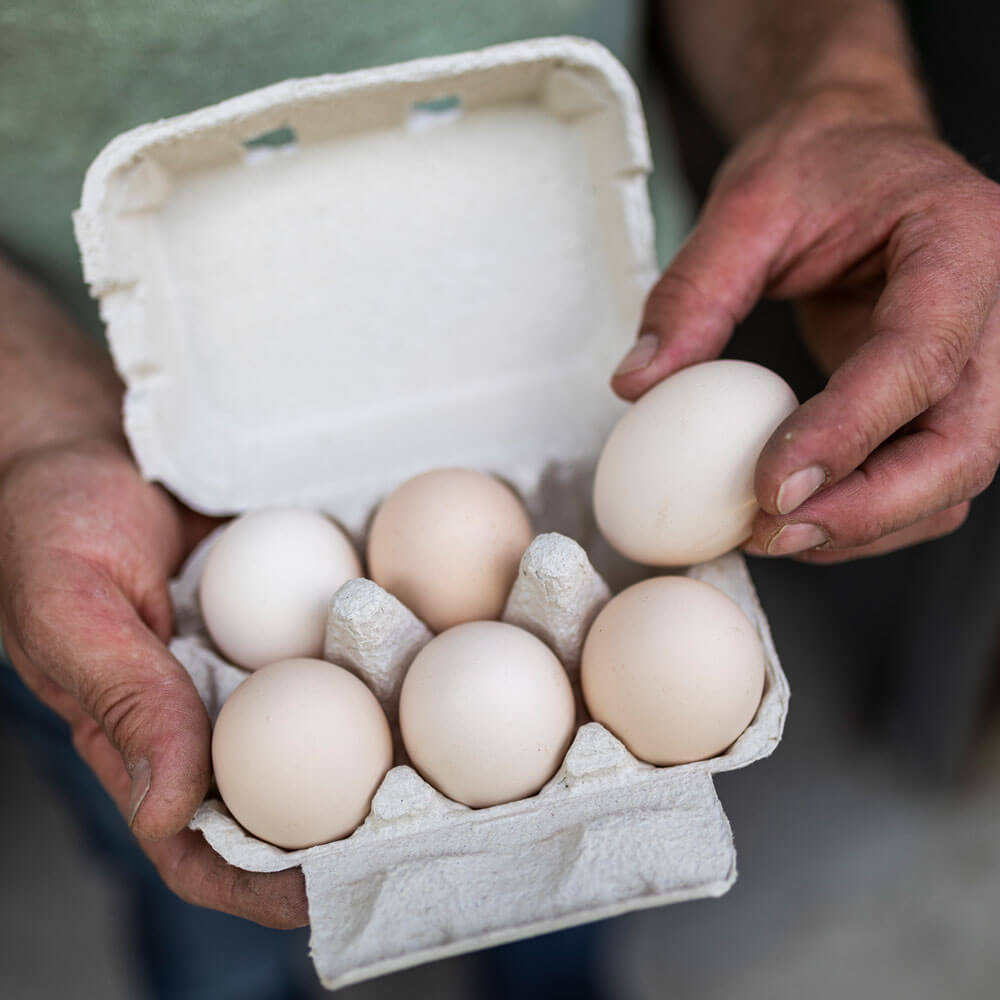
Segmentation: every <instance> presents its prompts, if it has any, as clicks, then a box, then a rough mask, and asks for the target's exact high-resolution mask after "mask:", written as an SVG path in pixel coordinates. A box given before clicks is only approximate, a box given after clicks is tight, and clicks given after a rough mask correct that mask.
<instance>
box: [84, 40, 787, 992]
mask: <svg viewBox="0 0 1000 1000" xmlns="http://www.w3.org/2000/svg"><path fill="white" fill-rule="evenodd" d="M650 168H651V164H650V156H649V148H648V142H647V138H646V132H645V125H644V122H643V117H642V111H641V108H640V105H639V100H638V96H637V94H636V91H635V88H634V85H633V84H632V82H631V80H630V79H629V77H628V75H627V73H626V72H625V70H624V69H623V68H622V67H621V65H620V64H619V63H618V62H617V61H616V60H615V59H614V58H613V57H612V56H611V55H610V54H609V53H608V52H607V51H606V50H605V49H603V48H602V47H601V46H599V45H597V44H596V43H593V42H588V41H583V40H579V39H572V38H553V39H538V40H533V41H526V42H520V43H515V44H512V45H504V46H498V47H495V48H490V49H485V50H482V51H479V52H471V53H463V54H459V55H452V56H445V57H441V58H435V59H426V60H419V61H416V62H412V63H406V64H402V65H397V66H389V67H380V68H376V69H371V70H365V71H361V72H357V73H350V74H345V75H329V76H321V77H314V78H311V79H303V80H289V81H286V82H284V83H280V84H277V85H275V86H273V87H269V88H266V89H264V90H260V91H255V92H253V93H250V94H246V95H243V96H241V97H237V98H234V99H233V100H230V101H226V102H224V103H222V104H219V105H216V106H213V107H209V108H205V109H202V110H200V111H196V112H193V113H191V114H187V115H183V116H181V117H178V118H173V119H168V120H165V121H160V122H155V123H152V124H150V125H146V126H143V127H141V128H138V129H135V130H133V131H130V132H128V133H125V134H123V135H121V136H119V137H118V138H116V139H114V140H113V141H112V142H111V143H110V144H109V145H108V146H107V147H106V148H105V150H104V151H103V152H102V153H101V154H100V155H99V156H98V157H97V159H96V160H95V162H94V163H93V165H92V166H91V168H90V170H89V171H88V174H87V177H86V180H85V184H84V190H83V197H82V203H81V207H80V209H79V211H78V212H77V213H76V216H75V224H76V232H77V239H78V242H79V244H80V247H81V252H82V257H83V265H84V273H85V276H86V278H87V280H88V282H89V283H90V285H91V288H92V291H93V293H94V295H95V296H96V297H98V298H99V300H100V303H101V309H102V314H103V316H104V318H105V320H106V322H107V326H108V340H109V344H110V346H111V350H112V353H113V356H114V358H115V362H116V364H117V366H118V369H119V371H120V373H121V375H122V377H123V379H124V381H125V384H126V396H125V424H126V431H127V433H128V436H129V439H130V441H131V444H132V447H133V450H134V452H135V455H136V458H137V460H138V462H139V464H140V467H141V469H142V471H143V473H144V474H145V475H146V476H147V477H148V478H150V479H153V480H157V481H160V482H162V483H163V484H164V485H166V486H167V487H168V488H169V489H171V490H172V491H173V492H174V493H175V494H177V495H178V496H179V497H181V498H182V499H183V500H185V501H186V502H187V503H189V504H190V505H191V506H192V507H194V508H196V509H198V510H201V511H204V512H206V513H212V514H231V513H237V512H240V511H243V510H249V509H254V508H260V507H265V506H275V505H286V504H294V505H299V506H307V507H315V508H317V509H321V510H325V511H327V512H329V513H331V514H332V515H333V516H335V517H336V518H337V519H338V520H339V521H340V522H341V523H342V524H343V525H344V526H345V527H346V528H347V529H348V531H349V532H350V533H351V534H352V535H353V536H354V538H355V540H356V541H361V540H362V539H363V535H364V529H365V524H366V522H367V519H368V517H369V516H370V514H371V512H372V510H373V509H374V506H375V504H376V503H377V501H378V499H379V498H380V497H381V496H383V495H384V494H385V493H387V492H388V491H389V490H390V489H392V488H393V487H394V486H396V485H397V484H398V483H399V482H401V481H402V480H404V479H406V478H408V477H409V476H411V475H414V474H417V473H420V472H423V471H425V470H427V469H429V468H432V467H435V466H467V467H472V468H479V469H484V470H488V471H492V472H494V473H497V474H499V475H500V476H502V477H504V478H505V479H507V480H508V481H509V482H511V484H512V485H514V486H515V487H516V488H517V489H518V490H519V492H520V493H521V495H522V496H523V497H524V499H525V501H526V503H527V505H528V507H529V510H530V511H531V513H532V515H533V517H534V521H535V525H536V528H538V529H539V530H546V531H548V530H553V529H555V530H558V531H561V532H564V533H565V534H566V535H570V536H572V537H573V538H575V539H577V540H579V541H581V542H582V543H583V544H584V546H585V548H586V549H587V551H588V553H589V555H590V556H591V558H593V559H594V561H595V563H597V564H598V565H599V566H600V568H601V570H602V572H603V573H604V574H605V577H606V578H607V579H608V580H609V582H612V583H613V584H614V585H615V589H618V585H620V583H621V582H622V580H621V578H620V577H619V578H615V576H614V575H613V574H609V568H612V567H613V564H612V563H611V562H608V561H607V560H606V559H605V560H603V561H602V556H606V552H604V553H602V552H601V551H600V542H599V540H598V539H597V538H596V534H595V532H594V528H593V520H592V517H591V515H590V511H589V485H590V477H591V475H592V470H593V462H594V460H595V459H596V456H597V453H598V452H599V450H600V447H601V445H602V444H603V442H604V439H605V438H606V436H607V434H608V432H609V430H610V428H611V426H612V425H613V423H614V421H615V419H616V418H617V416H618V415H619V414H620V412H621V410H622V404H621V403H620V402H619V401H617V400H615V398H614V397H613V396H612V394H611V392H610V390H609V389H608V385H607V381H608V373H609V372H610V371H611V369H612V368H613V367H614V364H615V362H616V361H617V359H618V358H619V357H620V355H621V354H622V353H623V352H624V350H625V349H626V347H627V346H628V345H629V344H630V343H631V341H632V340H633V338H634V335H635V330H636V327H637V323H638V320H639V316H640V314H641V309H642V304H643V300H644V298H645V294H646V292H647V291H648V288H649V287H650V285H651V283H652V281H653V280H655V277H656V262H655V257H654V252H653V238H652V237H653V227H652V218H651V213H650V209H649V202H648V196H647V191H646V175H647V173H648V171H649V170H650ZM558 537H559V536H556V535H543V536H542V537H541V538H539V539H537V540H536V543H534V544H533V546H532V550H534V553H535V556H537V557H538V558H537V559H536V561H535V562H534V563H531V561H530V560H528V557H527V556H526V561H527V562H528V563H529V564H528V565H527V566H525V565H523V566H522V575H521V577H520V578H519V581H518V583H517V584H515V593H514V594H512V598H511V602H510V603H509V605H508V617H509V619H510V620H513V621H516V622H517V623H518V624H522V625H525V626H527V627H529V628H533V629H534V630H535V631H538V632H540V633H541V634H543V635H544V636H545V637H546V638H548V640H549V641H550V643H552V644H553V645H554V646H555V647H556V648H557V652H560V654H561V657H562V659H563V661H564V662H566V663H567V666H568V667H570V668H572V666H573V664H572V663H570V662H567V661H568V660H570V659H572V656H573V655H574V654H573V653H572V649H573V648H576V647H574V645H573V644H574V643H576V644H577V647H578V644H579V641H580V640H581V639H582V635H583V630H584V627H585V624H586V621H587V615H588V614H590V613H592V612H593V611H594V610H596V606H597V603H599V600H603V598H604V597H606V594H607V592H606V591H603V592H602V589H601V588H602V587H603V584H602V583H599V578H597V579H598V582H595V575H594V570H593V567H592V566H591V564H590V562H589V561H588V559H587V557H586V555H583V554H582V551H580V552H578V551H577V550H576V549H575V548H573V543H572V542H569V540H568V539H563V540H562V541H559V542H551V543H546V542H545V539H553V538H558ZM532 550H529V553H531V552H532ZM203 556H204V550H202V552H200V553H196V554H195V556H193V557H192V560H191V561H190V562H189V564H188V566H187V567H186V569H185V571H184V574H182V577H181V579H180V580H179V581H177V583H176V584H175V602H176V604H177V611H178V627H179V632H180V633H181V634H180V635H179V637H178V638H177V639H175V640H174V642H173V644H172V649H173V650H174V652H175V654H176V655H177V656H178V658H180V659H181V660H182V662H184V663H185V665H186V666H187V667H188V669H189V670H190V671H191V672H192V676H194V677H195V680H196V682H197V684H198V686H199V690H200V691H201V692H202V695H203V697H204V698H205V700H206V703H208V704H209V707H210V709H212V708H213V707H214V708H216V709H217V706H218V704H219V700H220V699H221V698H222V697H224V696H225V694H226V693H227V692H228V691H229V690H231V689H232V687H233V686H234V685H235V684H236V683H238V682H239V680H240V679H241V678H242V676H243V674H242V672H240V671H238V670H237V669H236V668H234V667H232V666H231V665H229V664H227V663H225V662H224V661H222V660H221V659H220V658H219V657H218V656H217V655H215V654H214V653H213V652H212V650H211V648H210V645H209V644H208V642H207V639H206V637H205V636H204V634H203V633H202V632H201V625H200V621H199V619H198V609H197V601H196V600H195V598H194V594H195V593H196V586H197V579H198V577H199V575H200V568H199V565H200V560H201V559H202V558H203ZM690 572H691V574H692V575H694V576H698V577H700V578H703V579H706V580H707V581H708V582H710V583H713V584H715V585H716V586H719V587H720V588H721V589H722V590H723V591H725V592H726V593H728V594H729V595H730V596H731V597H733V598H734V599H735V600H736V601H737V603H738V604H740V606H741V607H742V608H743V610H744V611H745V612H747V614H748V615H749V617H750V619H751V621H753V623H754V624H755V626H756V627H757V629H758V632H759V633H760V635H761V638H762V640H763V642H764V646H765V652H766V658H767V660H766V671H767V681H766V687H765V694H764V700H763V702H762V704H761V708H760V710H759V711H758V714H757V717H756V719H755V720H754V722H753V723H752V724H751V726H750V727H749V729H747V730H746V732H745V733H744V734H743V736H741V737H740V739H739V740H738V741H737V742H736V743H735V744H734V745H733V746H732V747H731V748H730V749H729V750H728V751H727V752H726V753H725V754H723V755H721V756H720V757H717V758H714V759H712V760H710V761H703V762H699V763H696V764H690V765H684V766H680V767H672V768H654V767H651V766H650V765H645V764H641V763H640V762H638V761H636V760H635V759H634V758H632V757H631V756H630V755H629V754H628V753H627V751H626V750H625V749H624V747H623V746H622V745H621V744H620V743H619V742H618V741H617V740H615V739H614V737H613V736H611V734H609V733H608V732H607V731H606V730H604V729H603V727H601V726H599V725H597V724H596V723H592V724H589V725H585V726H583V727H582V728H581V729H580V730H579V732H578V734H577V737H576V740H575V741H574V744H573V746H572V747H571V748H570V751H569V753H568V754H567V757H566V760H565V761H564V763H563V766H562V768H561V769H560V771H559V773H558V774H557V775H556V776H555V777H554V778H553V779H552V780H551V781H550V782H549V783H548V785H546V787H545V789H543V791H542V792H541V793H539V795H538V796H535V797H533V798H529V799H525V800H522V801H520V802H514V803H510V804H508V805H504V806H497V807H493V808H490V809H483V810H469V809H467V808H465V807H463V806H458V805H456V804H454V803H450V802H449V801H448V800H446V799H444V797H443V796H440V795H439V794H438V793H436V792H435V791H434V790H433V789H431V788H430V787H429V786H428V785H426V783H424V782H423V779H421V778H420V776H419V775H417V774H416V772H414V771H412V769H410V768H408V767H397V768H394V769H393V770H392V771H390V772H389V775H388V776H387V778H386V780H385V781H384V782H383V785H382V787H381V788H380V789H379V791H378V793H377V794H376V797H375V800H374V802H373V806H372V812H371V815H370V816H369V818H368V820H366V822H365V824H364V825H363V826H362V827H361V828H360V829H359V830H358V831H357V832H356V833H355V834H354V835H352V836H351V837H349V838H347V839H345V840H343V841H338V842H336V843H333V844H328V845H322V846H320V847H315V848H310V849H308V850H306V851H294V852H288V851H283V850H281V849H279V848H276V847H272V846H270V845H267V844H264V843H262V842H261V841H259V840H256V839H255V838H253V837H251V836H249V835H247V834H246V833H245V832H243V831H242V830H241V828H240V827H239V826H238V825H237V824H236V823H235V822H234V821H233V820H232V818H231V817H229V816H228V814H226V812H225V810H224V808H223V807H222V806H221V804H219V803H207V804H206V805H205V806H203V807H202V810H201V811H200V812H199V814H198V816H197V817H196V818H195V823H194V825H195V826H196V827H197V828H198V829H201V830H202V831H203V832H204V834H205V836H206V837H207V839H208V840H209V842H210V843H211V844H212V845H213V846H214V847H215V848H216V850H218V851H219V852H220V853H221V854H222V855H223V856H224V857H226V858H227V860H229V861H230V862H232V863H234V864H238V865H240V866H241V867H244V868H246V869H250V870H261V871H267V870H278V869H281V868H287V867H291V866H294V865H301V866H302V868H303V870H304V872H305V875H306V884H307V891H308V894H309V902H310V917H311V923H312V939H311V940H312V952H313V957H314V960H315V962H316V966H317V970H318V971H319V974H320V977H321V979H322V980H323V982H324V983H325V984H326V985H327V986H329V987H331V988H332V987H334V986H339V985H344V984H346V983H349V982H356V981H358V980H361V979H365V978H368V977H370V976H374V975H379V974H382V973H385V972H389V971H392V970H394V969H400V968H404V967H406V966H408V965H413V964H416V963H419V962H422V961H428V960H430V959H433V958H438V957H442V956H444V955H449V954H456V953H459V952H462V951H468V950H471V949H474V948H480V947H485V946H487V945H490V944H496V943H500V942H503V941H509V940H513V939H515V938H519V937H524V936H527V935H530V934H535V933H540V932H544V931H547V930H554V929H557V928H559V927H564V926H568V925H571V924H574V923H579V922H582V921H586V920H591V919H597V918H599V917H604V916H611V915H613V914H616V913H621V912H624V911H627V910H630V909H635V908H638V907H644V906H653V905H659V904H662V903H667V902H675V901H679V900H682V899H691V898H696V897H699V896H706V895H718V894H721V893H723V892H724V891H725V890H726V889H727V888H728V887H729V886H730V885H731V884H732V882H733V880H734V879H735V876H736V867H735V852H734V848H733V841H732V834H731V832H730V829H729V825H728V822H727V821H726V818H725V815H724V813H723V811H722V808H721V805H720V803H719V800H718V798H717V796H716V794H715V791H714V788H713V785H712V780H711V775H712V773H713V772H715V771H718V770H723V769H728V768H732V767H740V766H743V765H745V764H747V763H749V762H751V761H752V760H756V759H758V758H760V757H762V756H765V755H766V754H768V753H769V752H770V751H771V750H772V749H773V748H774V746H775V745H776V744H777V742H778V740H779V739H780V735H781V730H782V726H783V723H784V718H785V712H786V710H787V702H788V688H787V682H786V681H785V678H784V675H783V674H782V672H781V668H780V666H779V664H778V660H777V656H776V654H775V652H774V647H773V644H772V643H771V640H770V636H769V633H768V630H767V623H766V620H765V618H764V615H763V613H762V612H761V610H760V607H759V605H758V603H757V600H756V596H755V594H754V591H753V586H752V584H751V582H750V579H749V576H748V575H747V573H746V568H745V566H744V564H743V561H742V559H741V558H740V557H739V556H738V555H729V556H726V557H723V558H722V559H721V560H717V561H715V562H713V563H710V564H706V565H705V566H701V567H695V568H693V569H692V570H691V571H690ZM519 588H520V590H519ZM518 593H519V594H520V597H518ZM602 593H603V597H602V596H601V594H602ZM553 602H554V604H553ZM560 602H562V605H563V606H562V609H561V610H560V611H559V612H558V614H557V615H556V618H558V619H559V620H560V621H561V623H562V624H561V626H560V628H562V630H563V631H562V632H559V629H558V628H557V629H555V631H551V629H550V634H547V635H546V628H548V627H550V626H551V625H552V620H551V617H547V616H550V612H552V610H553V607H554V606H556V605H559V604H560ZM574 609H575V610H574ZM557 610H558V609H557ZM574 613H575V614H576V615H577V617H576V618H575V619H574V618H573V614H574ZM350 614H353V615H355V616H356V618H355V620H354V622H353V624H354V625H357V623H358V621H360V620H361V617H363V616H364V615H365V614H369V615H371V614H372V608H371V606H370V605H369V606H367V607H366V606H365V605H364V601H361V603H360V604H359V605H358V606H356V607H355V608H354V610H353V611H351V612H350ZM560 616H561V617H560ZM374 617H378V615H375V616H374ZM348 618H350V615H348ZM373 620H374V619H373ZM546 621H547V622H548V623H549V624H548V625H546V624H545V623H546ZM347 623H348V624H351V622H350V621H348V622H347ZM410 624H411V625H412V623H410ZM348 631H349V630H348ZM390 631H391V630H390ZM404 631H405V629H404ZM418 631H419V630H418V629H417V630H413V629H411V637H415V636H417V633H418ZM556 633H559V634H558V635H557V634H556ZM387 634H388V633H387ZM394 634H402V633H401V632H400V633H394ZM560 636H561V638H560ZM389 641H390V642H391V641H393V640H392V639H391V636H390V637H389ZM414 641H417V640H416V639H415V640H414ZM560 643H562V648H561V649H560ZM567 650H570V652H567ZM388 707H389V710H390V712H391V704H390V705H389V706H388Z"/></svg>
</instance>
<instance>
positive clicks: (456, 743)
mask: <svg viewBox="0 0 1000 1000" xmlns="http://www.w3.org/2000/svg"><path fill="white" fill-rule="evenodd" d="M575 712H576V709H575V705H574V701H573V691H572V689H571V687H570V683H569V678H568V677H567V675H566V671H565V669H564V668H563V665H562V664H561V663H560V662H559V660H558V659H557V658H556V656H555V654H554V653H553V652H552V651H551V650H550V649H549V648H548V646H546V645H545V643H543V642H542V641H541V640H540V639H537V638H536V637H535V636H533V635H532V634H531V633H530V632H525V631H524V630H523V629H520V628H517V627H516V626H514V625H508V624H506V623H503V622H492V621H488V622H468V623H465V624H462V625H457V626H455V627H454V628H452V629H449V630H448V631H447V632H443V633H442V634H441V635H439V636H437V637H436V638H434V639H432V640H431V641H430V642H429V643H428V644H427V645H426V646H425V647H424V648H423V649H422V650H421V651H420V652H419V653H418V654H417V656H416V658H415V659H414V661H413V663H412V664H411V666H410V669H409V671H408V673H407V675H406V678H405V679H404V681H403V688H402V692H401V694H400V703H399V722H400V728H401V730H402V735H403V743H404V744H405V746H406V751H407V753H408V754H409V756H410V759H411V761H412V762H413V764H414V766H415V767H416V768H417V770H419V771H420V773H421V774H423V776H424V777H425V778H426V779H427V780H428V781H429V782H430V783H431V784H432V785H434V786H435V787H436V788H438V789H439V790H440V791H442V792H443V793H444V794H445V795H447V796H449V797H450V798H452V799H454V800H455V801H456V802H462V803H464V804H465V805H468V806H473V807H482V806H491V805H498V804H500V803H502V802H511V801H513V800H514V799H521V798H525V797H526V796H529V795H534V794H535V793H536V792H537V791H538V790H539V789H540V788H541V787H542V785H544V784H545V782H546V781H548V779H549V778H551V777H552V775H553V774H554V773H555V772H556V770H557V769H558V767H559V764H560V763H561V762H562V759H563V757H564V756H565V754H566V751H567V749H568V748H569V744H570V741H571V740H572V738H573V733H574V729H575Z"/></svg>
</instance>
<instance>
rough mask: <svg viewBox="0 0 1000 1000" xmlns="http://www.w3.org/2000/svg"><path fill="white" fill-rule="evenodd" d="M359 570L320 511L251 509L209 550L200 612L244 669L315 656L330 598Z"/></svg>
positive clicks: (346, 543)
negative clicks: (292, 658) (291, 658)
mask: <svg viewBox="0 0 1000 1000" xmlns="http://www.w3.org/2000/svg"><path fill="white" fill-rule="evenodd" d="M361 575H362V571H361V563H360V561H359V560H358V556H357V553H356V552H355V551H354V547H353V546H352V545H351V543H350V541H349V540H348V538H347V536H346V535H345V534H344V533H343V532H342V531H341V530H340V528H338V527H337V526H336V525H335V524H334V523H333V522H332V521H331V520H329V519H328V518H326V517H324V516H323V515H322V514H319V513H317V512H315V511H311V510H301V509H298V508H283V509H275V510H261V511H254V512H252V513H249V514H244V515H242V516H241V517H238V518H237V519H236V520H235V521H233V522H232V523H231V524H230V525H229V526H228V527H227V528H226V529H225V531H224V532H223V533H222V535H221V537H220V538H219V540H218V541H217V542H216V543H215V545H214V546H213V547H212V550H211V551H210V552H209V554H208V558H207V560H206V561H205V569H204V572H203V574H202V578H201V584H200V591H199V598H200V602H201V612H202V617H203V618H204V620H205V625H206V627H207V628H208V631H209V634H210V635H211V636H212V639H213V640H214V641H215V644H216V645H217V646H218V647H219V650H220V651H221V652H222V654H223V656H225V657H226V658H227V659H228V660H230V661H231V662H233V663H235V664H237V665H238V666H241V667H245V668H246V669H248V670H256V669H257V668H258V667H262V666H263V665H264V664H265V663H274V662H275V661H276V660H284V659H288V658H290V657H296V656H319V655H320V653H321V652H322V649H323V636H324V632H325V629H326V618H327V610H328V606H329V603H330V598H331V597H333V595H334V593H336V591H337V589H338V588H339V587H340V586H341V584H343V583H345V582H346V581H347V580H350V579H353V578H355V577H359V576H361Z"/></svg>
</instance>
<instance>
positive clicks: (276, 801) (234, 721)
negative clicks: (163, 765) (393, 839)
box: [212, 659, 392, 850]
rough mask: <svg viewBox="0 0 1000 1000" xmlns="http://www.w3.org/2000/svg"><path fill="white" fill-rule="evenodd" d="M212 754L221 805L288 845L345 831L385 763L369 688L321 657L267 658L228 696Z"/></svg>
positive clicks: (382, 733)
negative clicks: (277, 660)
mask: <svg viewBox="0 0 1000 1000" xmlns="http://www.w3.org/2000/svg"><path fill="white" fill-rule="evenodd" d="M212 764H213V767H214V769H215V780H216V782H217V783H218V786H219V792H220V794H221V795H222V799H223V801H224V802H225V803H226V806H227V807H228V808H229V811H230V812H231V813H232V814H233V816H235V817H236V819H237V820H239V822H240V823H242V824H243V826H245V827H246V828H247V830H249V831H250V832H251V833H252V834H254V836H256V837H259V838H260V839H261V840H266V841H268V842H270V843H272V844H276V845H277V846H278V847H284V848H287V849H290V850H293V849H297V848H300V847H311V846H312V845H314V844H323V843H326V842H327V841H330V840H336V839H337V838H339V837H344V836H347V834H349V833H350V832H351V831H352V830H354V829H355V828H356V827H357V826H358V825H359V824H360V823H361V822H362V821H363V820H364V818H365V816H367V814H368V810H369V807H370V806H371V800H372V796H373V795H374V794H375V791H376V790H377V789H378V786H379V784H380V783H381V781H382V778H383V777H384V776H385V773H386V772H387V771H388V770H389V768H390V767H391V766H392V737H391V735H390V732H389V723H388V722H387V721H386V717H385V714H384V713H383V712H382V709H381V707H380V706H379V703H378V702H377V701H376V700H375V696H374V695H373V694H372V693H371V691H369V690H368V688H367V687H365V685H364V684H363V683H362V682H361V681H360V680H358V678H357V677H355V676H354V675H353V674H351V673H349V672H348V671H347V670H345V669H344V668H343V667H338V666H335V665H334V664H332V663H326V662H324V661H323V660H311V659H295V660H284V661H282V662H280V663H272V664H270V665H268V666H266V667H263V668H262V669H260V670H258V671H257V672H256V673H254V674H251V675H250V677H248V678H247V679H246V680H245V681H244V682H243V683H242V684H241V685H240V686H239V687H238V688H237V689H236V690H235V691H234V692H233V693H232V694H231V695H230V696H229V698H228V699H227V701H226V703H225V704H224V705H223V706H222V711H221V712H220V713H219V718H218V721H217V722H216V723H215V731H214V733H213V735H212Z"/></svg>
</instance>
